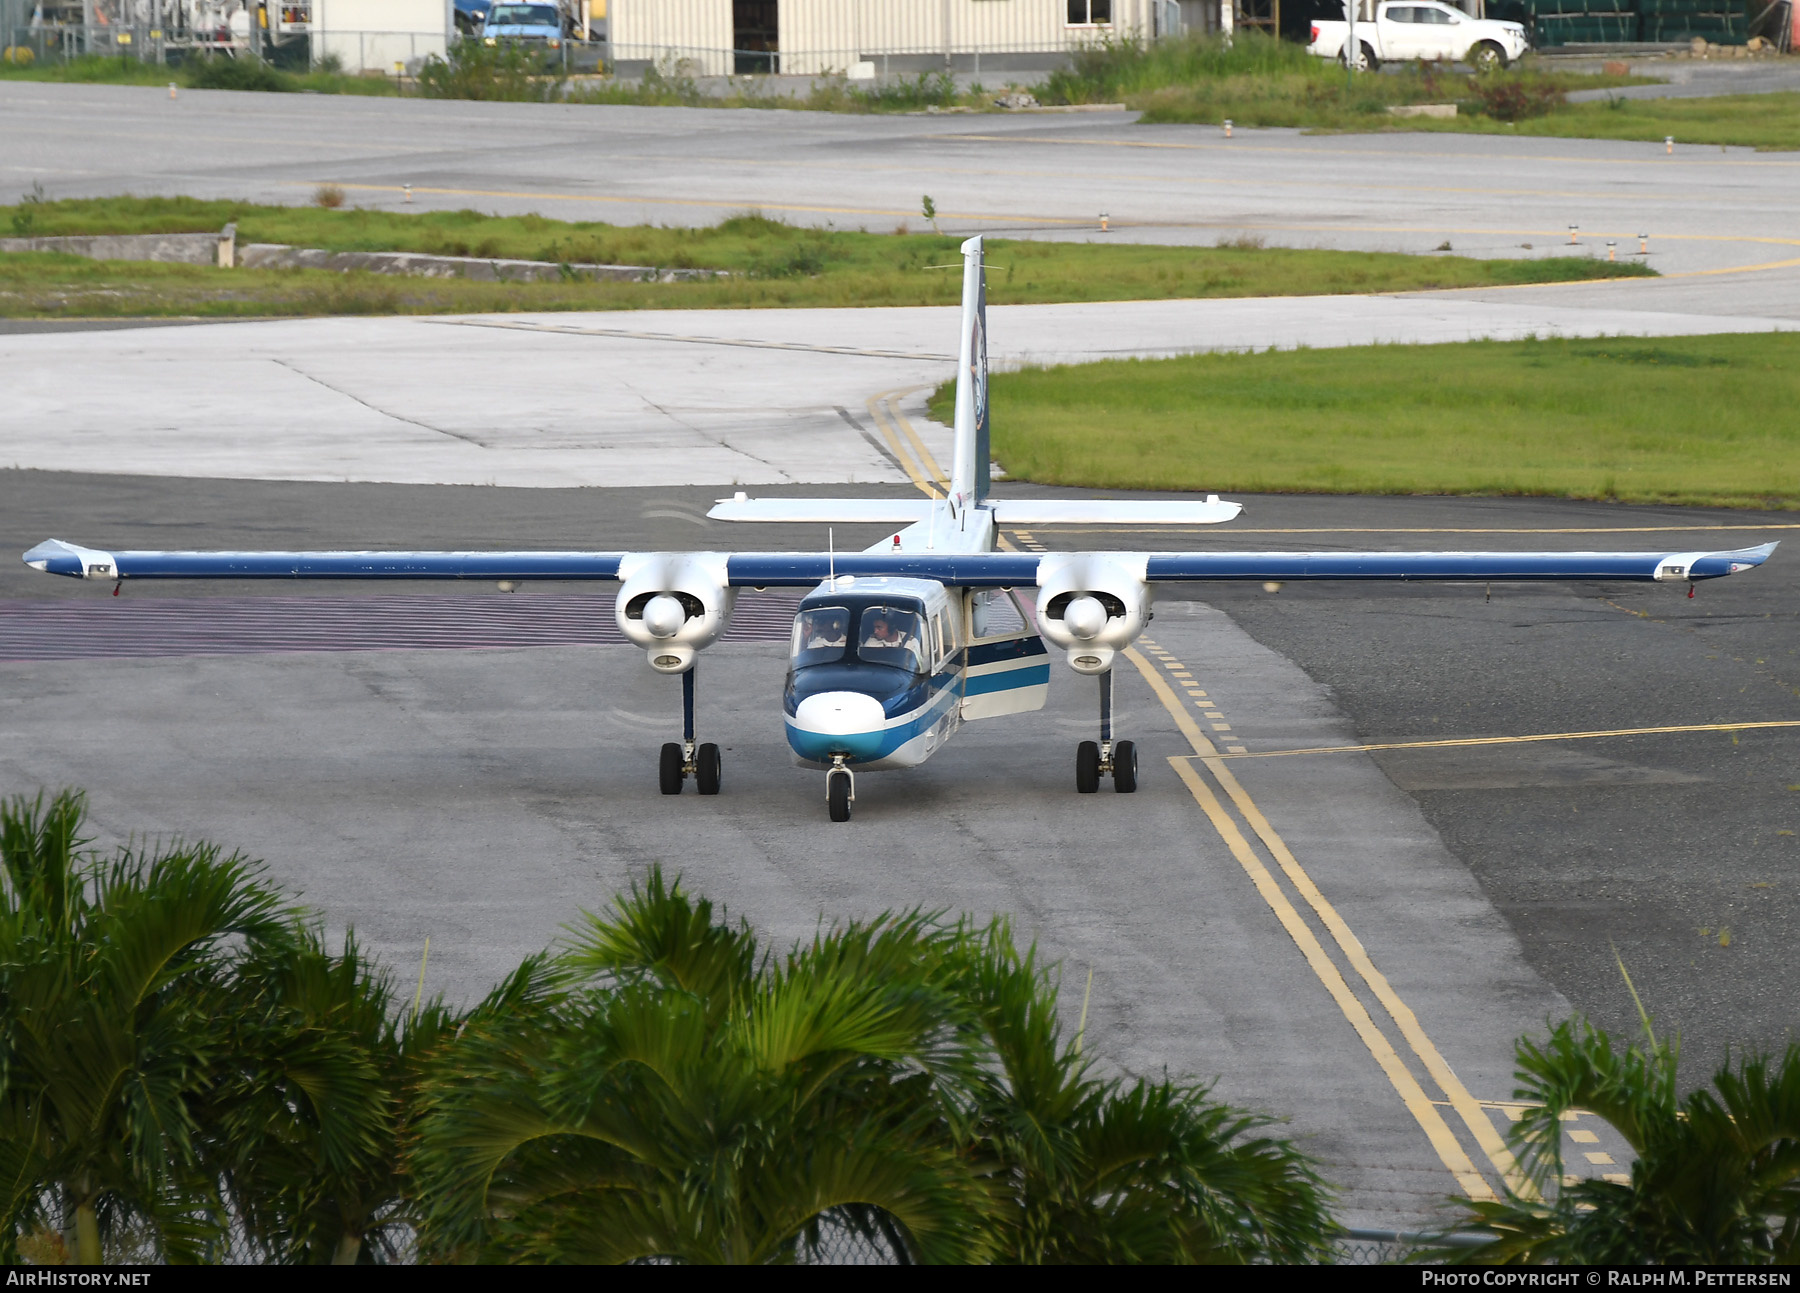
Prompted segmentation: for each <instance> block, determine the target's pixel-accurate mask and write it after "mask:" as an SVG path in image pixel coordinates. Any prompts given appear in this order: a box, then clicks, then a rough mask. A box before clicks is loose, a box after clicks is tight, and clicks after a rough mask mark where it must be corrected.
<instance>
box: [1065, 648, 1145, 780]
mask: <svg viewBox="0 0 1800 1293" xmlns="http://www.w3.org/2000/svg"><path fill="white" fill-rule="evenodd" d="M1112 677H1113V676H1112V670H1111V669H1108V670H1107V671H1106V672H1105V673H1103V674H1101V675H1100V739H1099V741H1098V742H1095V741H1083V742H1082V743H1081V744H1080V745H1078V746H1076V747H1075V789H1076V790H1078V791H1080V792H1081V793H1082V794H1084V795H1091V794H1093V793H1094V792H1095V791H1096V790H1098V789H1100V778H1101V777H1102V776H1110V777H1111V778H1112V783H1113V789H1114V790H1116V791H1118V792H1119V793H1120V794H1121V795H1129V794H1131V793H1132V792H1133V791H1134V790H1136V789H1137V774H1138V759H1137V746H1136V745H1135V744H1133V743H1132V742H1130V741H1119V742H1116V743H1115V742H1114V741H1113V739H1112Z"/></svg>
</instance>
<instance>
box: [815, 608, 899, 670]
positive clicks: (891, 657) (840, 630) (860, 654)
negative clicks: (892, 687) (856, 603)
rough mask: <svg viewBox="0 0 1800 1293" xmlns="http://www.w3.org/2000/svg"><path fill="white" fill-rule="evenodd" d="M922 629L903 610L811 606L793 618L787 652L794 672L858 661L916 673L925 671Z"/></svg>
mask: <svg viewBox="0 0 1800 1293" xmlns="http://www.w3.org/2000/svg"><path fill="white" fill-rule="evenodd" d="M924 633H925V626H924V622H923V620H922V619H921V617H920V615H919V613H918V611H916V610H913V609H911V608H909V607H904V606H884V605H875V606H863V607H860V608H853V607H848V606H814V607H809V608H807V609H806V610H803V611H801V612H800V614H799V615H798V616H796V617H795V618H794V640H793V646H792V649H791V652H790V659H791V662H792V665H793V667H794V668H796V669H807V668H810V667H812V666H813V665H821V664H838V663H840V662H844V661H852V660H860V661H862V662H863V663H865V664H879V665H886V666H888V667H889V668H891V669H904V670H905V671H906V672H908V673H920V672H923V671H924V668H925V659H924V657H925V650H924Z"/></svg>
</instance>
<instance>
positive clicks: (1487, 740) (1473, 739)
mask: <svg viewBox="0 0 1800 1293" xmlns="http://www.w3.org/2000/svg"><path fill="white" fill-rule="evenodd" d="M1783 727H1800V719H1791V718H1777V719H1759V720H1757V721H1755V722H1745V723H1685V724H1681V725H1679V726H1674V727H1615V728H1609V729H1607V730H1605V731H1597V732H1533V733H1530V734H1528V735H1525V736H1461V737H1451V738H1449V739H1446V740H1441V741H1381V742H1377V743H1375V744H1373V745H1314V746H1308V747H1306V748H1304V749H1299V750H1257V751H1255V752H1254V753H1248V754H1214V755H1210V756H1208V757H1210V758H1217V759H1233V760H1236V759H1285V758H1287V757H1288V756H1290V755H1295V754H1364V753H1367V752H1368V751H1370V750H1431V749H1449V748H1454V747H1458V746H1476V745H1529V744H1531V743H1533V742H1535V741H1592V740H1598V739H1599V738H1601V737H1607V736H1659V735H1667V734H1669V733H1672V732H1749V731H1754V730H1757V729H1766V728H1783ZM1183 757H1189V756H1183Z"/></svg>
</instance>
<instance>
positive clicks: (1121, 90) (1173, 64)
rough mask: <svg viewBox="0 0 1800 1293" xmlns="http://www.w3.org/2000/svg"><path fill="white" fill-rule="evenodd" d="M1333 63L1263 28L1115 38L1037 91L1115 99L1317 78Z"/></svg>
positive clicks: (1056, 98)
mask: <svg viewBox="0 0 1800 1293" xmlns="http://www.w3.org/2000/svg"><path fill="white" fill-rule="evenodd" d="M1328 70H1329V64H1327V63H1326V62H1325V60H1323V59H1317V58H1314V57H1312V56H1311V55H1310V54H1308V53H1307V52H1306V50H1305V49H1304V48H1302V47H1301V46H1299V45H1295V44H1293V43H1292V42H1291V41H1282V40H1277V39H1275V38H1274V37H1272V36H1267V35H1264V34H1263V33H1261V32H1258V31H1251V30H1246V31H1242V32H1239V33H1237V35H1236V36H1235V37H1234V38H1233V39H1231V40H1230V41H1226V40H1224V39H1223V38H1222V37H1219V36H1206V35H1201V34H1198V33H1194V34H1190V35H1187V36H1183V37H1181V38H1180V39H1177V40H1159V41H1153V42H1150V43H1148V44H1138V43H1137V42H1135V41H1129V40H1109V41H1104V42H1101V43H1099V44H1096V45H1089V46H1087V47H1085V48H1083V49H1080V50H1078V51H1077V52H1076V53H1075V56H1074V57H1073V59H1071V60H1070V65H1069V66H1068V67H1067V68H1061V69H1058V70H1056V71H1054V72H1052V73H1051V74H1050V75H1049V77H1047V78H1046V79H1045V81H1044V83H1043V85H1042V86H1041V87H1040V88H1039V89H1038V90H1037V91H1036V93H1037V97H1038V99H1039V100H1040V101H1042V102H1044V103H1112V102H1116V101H1118V100H1120V99H1123V98H1125V97H1126V96H1127V95H1133V94H1143V93H1148V92H1151V91H1154V90H1165V89H1169V88H1171V87H1174V86H1183V85H1193V84H1196V83H1198V82H1202V81H1209V80H1219V79H1221V78H1224V77H1275V76H1288V77H1291V76H1296V75H1298V76H1312V75H1320V74H1324V73H1326V72H1327V71H1328Z"/></svg>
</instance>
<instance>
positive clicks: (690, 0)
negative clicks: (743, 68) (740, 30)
mask: <svg viewBox="0 0 1800 1293" xmlns="http://www.w3.org/2000/svg"><path fill="white" fill-rule="evenodd" d="M607 11H608V18H607V22H608V24H609V36H608V39H609V40H610V41H611V43H612V56H613V58H614V59H633V60H635V59H647V60H649V61H650V62H652V63H655V64H657V65H659V66H660V65H662V64H665V63H668V64H683V63H685V64H687V65H688V66H686V67H684V68H682V70H684V71H687V72H688V73H690V74H691V75H694V76H729V75H731V0H611V3H610V4H609V5H608V6H607Z"/></svg>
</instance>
